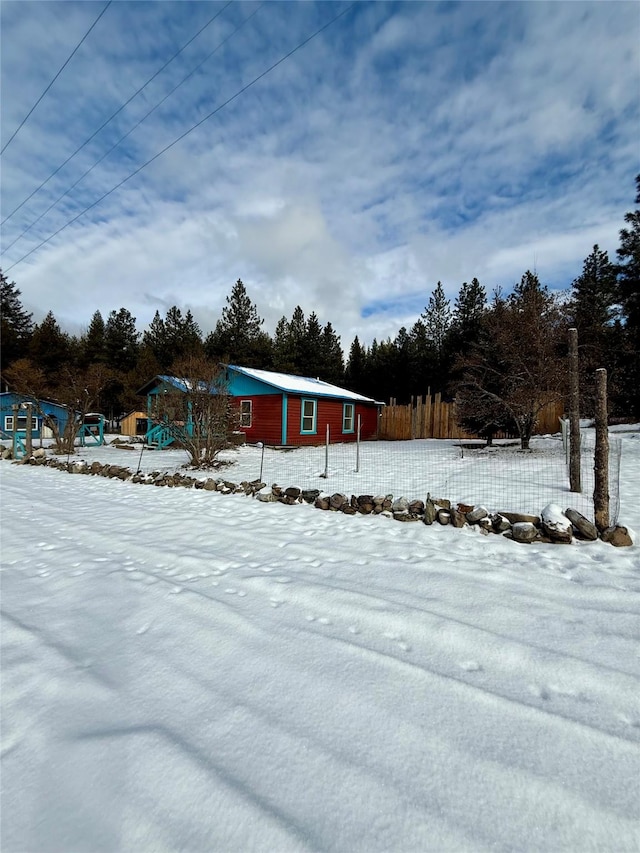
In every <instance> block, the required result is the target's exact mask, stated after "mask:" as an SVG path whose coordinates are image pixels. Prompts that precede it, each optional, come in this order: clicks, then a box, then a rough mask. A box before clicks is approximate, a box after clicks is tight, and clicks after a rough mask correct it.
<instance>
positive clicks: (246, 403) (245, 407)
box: [240, 400, 253, 429]
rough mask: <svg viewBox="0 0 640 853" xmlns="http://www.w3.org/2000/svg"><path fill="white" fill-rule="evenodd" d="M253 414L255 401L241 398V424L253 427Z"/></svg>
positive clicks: (247, 427)
mask: <svg viewBox="0 0 640 853" xmlns="http://www.w3.org/2000/svg"><path fill="white" fill-rule="evenodd" d="M252 414H253V401H252V400H240V426H241V427H246V429H251V420H252Z"/></svg>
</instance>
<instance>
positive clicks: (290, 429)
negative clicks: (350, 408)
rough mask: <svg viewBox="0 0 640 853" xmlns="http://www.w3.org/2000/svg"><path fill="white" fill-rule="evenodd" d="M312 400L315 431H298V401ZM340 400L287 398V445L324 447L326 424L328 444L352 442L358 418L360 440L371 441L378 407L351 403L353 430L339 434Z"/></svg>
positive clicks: (355, 433)
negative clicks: (314, 412) (353, 409)
mask: <svg viewBox="0 0 640 853" xmlns="http://www.w3.org/2000/svg"><path fill="white" fill-rule="evenodd" d="M303 399H305V400H308V399H315V400H316V405H317V408H316V432H315V433H314V434H310V433H302V434H301V432H300V418H301V414H302V400H303ZM344 402H345V401H344V400H331V399H327V398H322V397H316V398H311V397H297V396H296V397H294V396H292V395H289V405H288V418H287V441H286V443H287V444H303V445H313V444H324V442H325V439H326V430H327V424H329V433H330V441H332V442H334V443H335V442H340V441H345V442H346V441H355V440H356V438H357V430H358V415H360V417H361V431H360V437H361V438H362V439H363V440H364V439H368V438H375V436H376V433H377V429H378V408H377V406H373V405H366V404H363V403H356V404H355V411H354V431H353V432H344V433H343V432H342V414H343V405H344Z"/></svg>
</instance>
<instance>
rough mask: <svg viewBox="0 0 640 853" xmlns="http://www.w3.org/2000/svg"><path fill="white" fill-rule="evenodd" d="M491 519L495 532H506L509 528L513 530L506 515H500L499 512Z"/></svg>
mask: <svg viewBox="0 0 640 853" xmlns="http://www.w3.org/2000/svg"><path fill="white" fill-rule="evenodd" d="M490 519H491V527H492V528H493V531H494V533H506V531H507V530H511V522H510V521H509V519H508V518H505V517H504V515H500V513H499V512H496V513H494V514H493V515H492V516H490Z"/></svg>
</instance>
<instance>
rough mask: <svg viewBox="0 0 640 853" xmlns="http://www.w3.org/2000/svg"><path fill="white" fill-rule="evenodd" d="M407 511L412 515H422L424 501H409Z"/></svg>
mask: <svg viewBox="0 0 640 853" xmlns="http://www.w3.org/2000/svg"><path fill="white" fill-rule="evenodd" d="M409 512H410V513H411V514H412V515H424V501H421V500H414V501H409Z"/></svg>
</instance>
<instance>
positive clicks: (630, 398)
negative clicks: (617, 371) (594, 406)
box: [617, 174, 640, 417]
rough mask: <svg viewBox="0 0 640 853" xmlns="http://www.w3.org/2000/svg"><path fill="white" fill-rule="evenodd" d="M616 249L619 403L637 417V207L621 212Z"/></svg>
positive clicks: (639, 183)
mask: <svg viewBox="0 0 640 853" xmlns="http://www.w3.org/2000/svg"><path fill="white" fill-rule="evenodd" d="M636 204H637V205H640V174H639V175H637V176H636ZM624 221H625V222H626V223H627V226H628V227H627V228H623V229H622V230H621V231H620V247H619V248H618V250H617V255H618V258H619V259H620V264H619V265H618V299H619V302H620V305H621V309H622V318H623V323H624V328H623V334H622V336H621V337H622V347H621V350H622V351H621V361H622V366H623V374H624V375H623V376H622V377H621V380H622V382H623V383H624V384H623V387H622V393H621V394H620V400H619V405H620V406H621V407H623V408H624V409H626V411H624V414H625V415H632V416H634V417H640V343H638V342H639V341H640V209H636V210H635V211H632V212H629V213H627V214H626V215H625V217H624Z"/></svg>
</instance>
